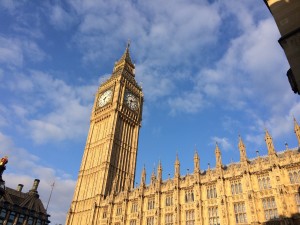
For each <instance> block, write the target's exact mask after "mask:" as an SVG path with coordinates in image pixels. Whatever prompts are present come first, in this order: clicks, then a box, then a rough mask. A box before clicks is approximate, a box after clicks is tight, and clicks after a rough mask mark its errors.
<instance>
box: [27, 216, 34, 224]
mask: <svg viewBox="0 0 300 225" xmlns="http://www.w3.org/2000/svg"><path fill="white" fill-rule="evenodd" d="M27 224H28V225H32V224H33V218H32V217H31V216H30V217H28V220H27Z"/></svg>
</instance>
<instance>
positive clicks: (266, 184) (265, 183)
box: [258, 175, 272, 190]
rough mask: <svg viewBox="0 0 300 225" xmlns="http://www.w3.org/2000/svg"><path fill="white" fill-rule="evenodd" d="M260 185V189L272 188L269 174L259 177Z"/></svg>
mask: <svg viewBox="0 0 300 225" xmlns="http://www.w3.org/2000/svg"><path fill="white" fill-rule="evenodd" d="M258 185H259V189H260V190H265V189H270V188H271V187H272V186H271V181H270V178H269V176H268V175H264V176H260V177H258Z"/></svg>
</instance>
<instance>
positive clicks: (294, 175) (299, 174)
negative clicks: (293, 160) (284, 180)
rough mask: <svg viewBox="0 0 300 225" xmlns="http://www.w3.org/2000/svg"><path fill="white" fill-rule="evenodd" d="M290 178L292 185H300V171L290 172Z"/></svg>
mask: <svg viewBox="0 0 300 225" xmlns="http://www.w3.org/2000/svg"><path fill="white" fill-rule="evenodd" d="M289 178H290V182H291V184H298V183H300V170H299V171H295V170H293V171H290V172H289Z"/></svg>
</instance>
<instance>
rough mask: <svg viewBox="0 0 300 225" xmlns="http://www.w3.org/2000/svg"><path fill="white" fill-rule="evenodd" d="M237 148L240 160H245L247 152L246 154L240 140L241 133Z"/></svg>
mask: <svg viewBox="0 0 300 225" xmlns="http://www.w3.org/2000/svg"><path fill="white" fill-rule="evenodd" d="M238 147H239V150H240V161H241V162H245V161H247V154H246V147H245V145H244V142H243V140H242V137H241V135H239V144H238Z"/></svg>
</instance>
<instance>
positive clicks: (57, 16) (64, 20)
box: [48, 4, 75, 29]
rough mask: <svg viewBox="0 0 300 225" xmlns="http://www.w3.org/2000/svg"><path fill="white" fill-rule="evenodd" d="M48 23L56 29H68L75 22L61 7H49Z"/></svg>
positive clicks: (71, 15) (69, 13)
mask: <svg viewBox="0 0 300 225" xmlns="http://www.w3.org/2000/svg"><path fill="white" fill-rule="evenodd" d="M48 7H49V10H50V14H49V17H50V22H51V24H52V25H54V27H55V28H58V29H68V28H70V26H71V25H72V24H73V23H74V22H75V18H74V16H73V14H72V13H71V12H67V11H66V10H65V9H64V8H63V7H62V6H61V5H58V4H56V5H49V6H48Z"/></svg>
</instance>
